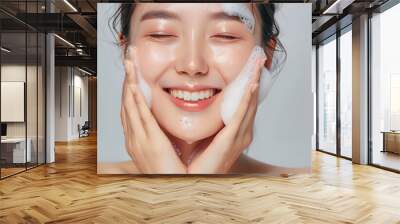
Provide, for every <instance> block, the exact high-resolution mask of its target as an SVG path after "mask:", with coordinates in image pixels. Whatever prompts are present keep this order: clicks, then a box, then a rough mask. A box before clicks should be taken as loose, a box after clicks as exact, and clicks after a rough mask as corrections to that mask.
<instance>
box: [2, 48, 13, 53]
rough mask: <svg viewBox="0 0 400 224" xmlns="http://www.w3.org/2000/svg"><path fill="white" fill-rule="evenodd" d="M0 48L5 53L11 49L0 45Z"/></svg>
mask: <svg viewBox="0 0 400 224" xmlns="http://www.w3.org/2000/svg"><path fill="white" fill-rule="evenodd" d="M0 49H1V51H4V52H6V53H10V52H11V50H9V49H7V48H5V47H1V48H0Z"/></svg>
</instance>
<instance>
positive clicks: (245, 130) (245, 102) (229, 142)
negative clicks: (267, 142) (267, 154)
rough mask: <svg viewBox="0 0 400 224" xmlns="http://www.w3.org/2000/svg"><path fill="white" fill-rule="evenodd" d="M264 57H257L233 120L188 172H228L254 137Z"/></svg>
mask: <svg viewBox="0 0 400 224" xmlns="http://www.w3.org/2000/svg"><path fill="white" fill-rule="evenodd" d="M264 62H265V59H259V60H258V61H257V66H256V69H255V70H254V72H255V74H253V78H252V80H250V82H249V84H248V86H247V90H246V93H245V94H244V96H243V97H242V99H241V102H240V105H239V107H238V109H237V111H236V112H235V114H234V117H233V119H232V121H231V122H230V123H229V124H228V125H226V126H225V127H224V128H223V129H221V131H220V132H219V133H218V134H217V135H216V136H215V137H214V139H213V141H212V142H211V143H210V145H209V146H208V147H207V148H206V149H205V150H204V151H203V152H202V153H201V154H200V155H198V156H197V157H196V158H195V159H194V160H193V162H192V163H191V164H190V165H189V167H188V173H197V174H207V173H208V174H217V173H218V174H220V173H227V172H229V170H230V168H231V167H232V165H233V164H234V163H235V161H236V160H237V159H238V158H239V156H240V155H241V154H242V153H243V150H245V149H246V148H247V147H248V146H249V145H250V143H251V142H252V140H253V125H254V118H255V115H256V111H257V97H258V85H259V79H260V73H261V68H262V66H264Z"/></svg>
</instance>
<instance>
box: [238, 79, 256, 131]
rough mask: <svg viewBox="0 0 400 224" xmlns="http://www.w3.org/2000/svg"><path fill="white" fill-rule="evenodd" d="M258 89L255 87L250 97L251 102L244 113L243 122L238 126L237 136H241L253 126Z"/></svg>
mask: <svg viewBox="0 0 400 224" xmlns="http://www.w3.org/2000/svg"><path fill="white" fill-rule="evenodd" d="M258 89H259V86H257V87H255V89H254V91H253V93H252V96H251V102H250V105H249V107H248V109H247V111H246V114H245V116H244V118H243V121H242V122H241V124H240V127H239V135H242V134H244V133H246V132H248V131H250V130H251V129H252V128H253V125H254V119H255V117H256V112H257V107H258V104H257V101H258V100H257V98H258Z"/></svg>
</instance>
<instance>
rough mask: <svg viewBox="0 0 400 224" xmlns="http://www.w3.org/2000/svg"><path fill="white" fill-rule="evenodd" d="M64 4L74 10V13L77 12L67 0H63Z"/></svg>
mask: <svg viewBox="0 0 400 224" xmlns="http://www.w3.org/2000/svg"><path fill="white" fill-rule="evenodd" d="M64 3H65V4H67V5H68V6H69V7H70V8H71V9H72V10H74V12H78V10H77V9H76V8H75V7H74V6H73V5H72V4H71V3H70V2H69V1H68V0H64Z"/></svg>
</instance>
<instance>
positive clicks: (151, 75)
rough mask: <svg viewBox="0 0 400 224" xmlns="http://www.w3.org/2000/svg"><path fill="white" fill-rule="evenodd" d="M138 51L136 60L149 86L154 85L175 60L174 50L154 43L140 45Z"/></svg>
mask: <svg viewBox="0 0 400 224" xmlns="http://www.w3.org/2000/svg"><path fill="white" fill-rule="evenodd" d="M137 49H138V51H137V52H138V53H137V59H136V60H137V64H138V65H139V68H140V70H141V73H142V75H143V76H144V77H143V78H144V79H145V80H146V81H147V82H148V83H149V85H154V84H155V83H156V82H157V80H158V79H159V78H160V76H161V75H162V74H163V73H164V71H165V70H166V69H167V68H168V66H170V65H171V63H172V61H173V60H174V50H173V48H171V47H168V46H161V45H155V44H152V43H143V44H138V47H137Z"/></svg>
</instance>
